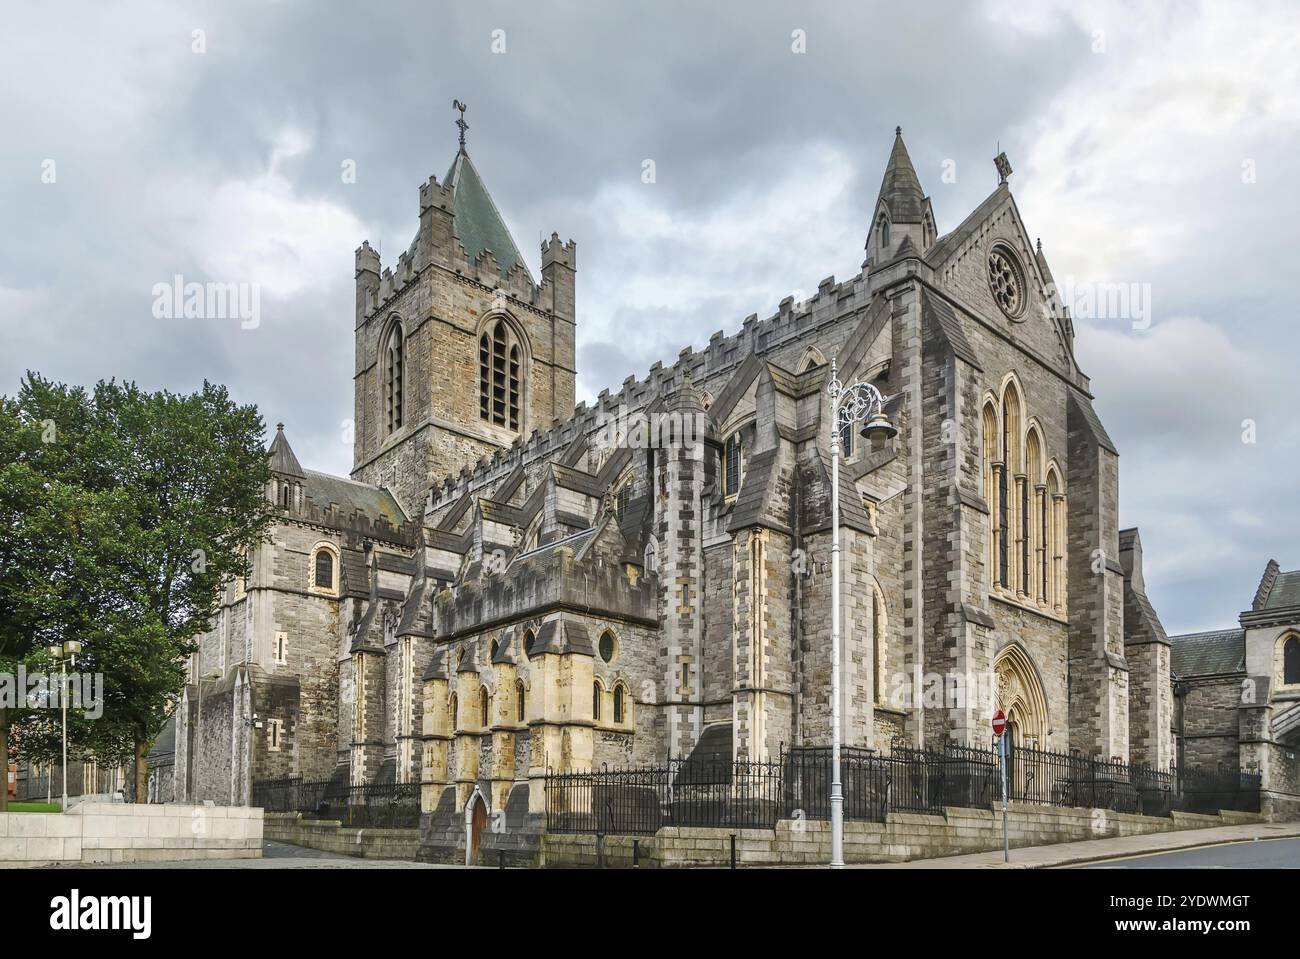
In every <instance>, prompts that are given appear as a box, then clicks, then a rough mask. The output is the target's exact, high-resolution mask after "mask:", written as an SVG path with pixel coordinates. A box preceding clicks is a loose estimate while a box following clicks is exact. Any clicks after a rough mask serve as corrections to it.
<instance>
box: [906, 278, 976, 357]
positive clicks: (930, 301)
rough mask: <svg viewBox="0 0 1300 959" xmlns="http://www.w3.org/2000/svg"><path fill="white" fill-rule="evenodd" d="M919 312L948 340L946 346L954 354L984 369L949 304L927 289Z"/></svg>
mask: <svg viewBox="0 0 1300 959" xmlns="http://www.w3.org/2000/svg"><path fill="white" fill-rule="evenodd" d="M921 313H922V317H923V319H925V320H927V321H929V322H931V323H934V324H936V325H937V326H938V329H939V332H940V334H941V335H942V336H943V338H944V339H945V340H946V341H947V342H948V346H949V347H950V348H951V349H952V352H953V353H954V354H955V355H956V356H958V357H960V358H961V359H963V360H965V361H966V362H967V363H969V364H970V365H971V366H973V367H975V369H977V370H982V369H984V367H983V366H981V365H980V359H979V356H977V355H976V353H975V348H974V347H973V346H971V345H970V340H968V339H967V338H966V332H965V330H963V329H962V326H961V323H960V322H959V321H958V319H957V315H956V314H955V313H953V311H952V307H951V306H949V305H948V304H947V303H946V302H945V301H943V300H941V299H939V298H938V297H936V296H934V295H933V294H931V293H929V292H928V291H927V292H926V293H925V294H924V298H923V299H922V307H921Z"/></svg>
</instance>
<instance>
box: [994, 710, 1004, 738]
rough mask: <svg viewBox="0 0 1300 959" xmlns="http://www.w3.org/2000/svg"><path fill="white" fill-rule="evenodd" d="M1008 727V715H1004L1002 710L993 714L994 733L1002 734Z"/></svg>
mask: <svg viewBox="0 0 1300 959" xmlns="http://www.w3.org/2000/svg"><path fill="white" fill-rule="evenodd" d="M1006 728H1007V717H1006V716H1005V715H1003V713H1002V710H1000V709H999V710H998V711H997V712H996V713H994V714H993V735H994V736H1001V735H1002V731H1003V730H1004V729H1006Z"/></svg>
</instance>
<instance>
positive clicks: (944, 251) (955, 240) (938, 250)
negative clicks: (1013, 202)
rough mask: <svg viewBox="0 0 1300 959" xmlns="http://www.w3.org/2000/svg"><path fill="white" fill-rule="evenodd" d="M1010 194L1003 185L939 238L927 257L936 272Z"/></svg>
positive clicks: (1008, 189)
mask: <svg viewBox="0 0 1300 959" xmlns="http://www.w3.org/2000/svg"><path fill="white" fill-rule="evenodd" d="M1010 192H1011V190H1010V188H1008V187H1007V185H1006V184H1005V183H1004V184H1001V185H1000V186H999V187H998V188H997V189H996V190H994V191H993V192H992V193H990V194H989V195H988V197H987V198H985V200H984V202H983V203H981V204H980V205H979V206H977V207H976V208H975V209H974V210H972V211H971V213H970V216H968V217H966V219H964V220H962V221H961V223H960V224H959V225H958V226H957V228H956V229H955V230H953V231H952V232H950V233H945V234H944V235H943V236H941V237H939V239H938V241H937V242H936V243H935V244H934V246H932V247H930V250H929V252H927V253H926V255H925V258H926V260H927V261H928V262H929V263H930V265H931V266H933V267H934V268H935V269H936V270H937V269H939V267H940V266H941V265H942V264H943V261H944V260H946V259H947V258H948V257H949V256H951V255H952V253H953V252H954V251H956V250H958V249H960V248H961V246H962V244H964V243H965V242H966V241H967V240H968V239H970V237H971V236H972V235H973V234H974V233H975V231H976V228H977V227H978V226H979V225H980V224H981V223H983V222H984V221H985V220H987V219H988V218H989V216H991V215H992V213H993V211H994V210H995V209H996V208H997V207H998V206H999V205H1000V204H1001V203H1002V201H1003V200H1005V199H1006V197H1007V195H1008V194H1009V193H1010Z"/></svg>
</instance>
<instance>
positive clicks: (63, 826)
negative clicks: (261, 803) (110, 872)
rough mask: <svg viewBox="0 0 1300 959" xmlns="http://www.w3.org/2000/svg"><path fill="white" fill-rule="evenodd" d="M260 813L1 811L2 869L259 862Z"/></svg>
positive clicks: (155, 808) (117, 807)
mask: <svg viewBox="0 0 1300 959" xmlns="http://www.w3.org/2000/svg"><path fill="white" fill-rule="evenodd" d="M261 855H262V810H261V809H256V808H248V807H241V806H189V805H173V804H165V805H147V804H140V805H136V804H133V803H110V802H95V801H91V802H83V803H79V804H78V805H76V806H75V807H73V808H72V809H70V810H68V812H67V813H5V814H4V815H0V864H2V865H5V866H51V865H59V864H75V865H90V864H95V863H119V862H171V861H176V860H183V859H259V858H261Z"/></svg>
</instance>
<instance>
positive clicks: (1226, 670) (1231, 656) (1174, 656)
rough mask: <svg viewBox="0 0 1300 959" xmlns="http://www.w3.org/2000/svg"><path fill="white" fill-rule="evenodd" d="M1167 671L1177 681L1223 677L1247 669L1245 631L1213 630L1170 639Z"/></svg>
mask: <svg viewBox="0 0 1300 959" xmlns="http://www.w3.org/2000/svg"><path fill="white" fill-rule="evenodd" d="M1169 644H1170V647H1171V648H1170V658H1169V669H1170V671H1171V672H1172V673H1173V674H1174V675H1175V676H1177V677H1178V678H1179V679H1190V678H1194V677H1197V676H1222V675H1225V674H1231V673H1243V672H1245V670H1246V631H1245V630H1244V629H1216V630H1211V631H1210V632H1207V633H1185V634H1183V635H1182V636H1170V637H1169Z"/></svg>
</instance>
